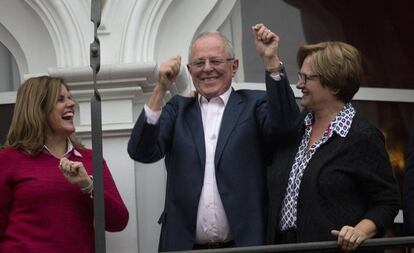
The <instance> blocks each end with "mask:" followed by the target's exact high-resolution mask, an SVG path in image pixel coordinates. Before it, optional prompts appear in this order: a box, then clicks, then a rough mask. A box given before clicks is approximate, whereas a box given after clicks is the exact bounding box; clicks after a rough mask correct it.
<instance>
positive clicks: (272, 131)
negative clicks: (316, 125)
mask: <svg viewBox="0 0 414 253" xmlns="http://www.w3.org/2000/svg"><path fill="white" fill-rule="evenodd" d="M265 75H266V97H267V104H266V106H265V107H258V108H259V109H258V110H266V112H264V111H261V112H258V115H266V117H263V118H262V119H261V124H263V125H265V126H266V127H263V129H265V132H264V134H265V136H264V137H265V139H267V140H270V141H272V142H275V141H276V142H277V141H279V140H280V139H281V138H285V137H286V136H287V135H289V136H290V135H291V134H292V133H294V132H296V125H295V124H296V123H297V120H298V118H299V116H300V112H299V107H298V105H297V103H296V100H295V96H294V94H293V91H292V89H291V87H290V84H289V80H288V78H287V75H286V74H285V75H284V77H283V78H282V79H281V80H279V81H276V80H274V79H273V78H272V77H271V76H270V73H269V72H268V71H266V74H265Z"/></svg>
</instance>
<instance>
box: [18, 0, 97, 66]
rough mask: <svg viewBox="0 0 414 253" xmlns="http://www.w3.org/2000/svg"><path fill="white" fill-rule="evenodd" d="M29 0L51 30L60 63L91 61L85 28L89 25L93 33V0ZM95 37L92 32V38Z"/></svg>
mask: <svg viewBox="0 0 414 253" xmlns="http://www.w3.org/2000/svg"><path fill="white" fill-rule="evenodd" d="M25 1H26V3H27V4H28V5H29V6H30V7H32V9H33V10H34V11H35V12H36V13H37V14H38V15H39V17H40V18H41V19H42V21H43V23H44V25H45V26H46V28H47V30H48V32H49V35H50V37H51V39H52V41H53V45H54V51H55V52H56V61H57V66H62V67H63V66H82V65H86V64H88V61H89V57H88V54H87V53H88V52H89V51H88V45H89V43H86V42H85V34H83V32H82V29H85V27H84V26H85V25H89V27H90V28H91V30H90V33H92V31H93V30H92V23H91V22H90V18H89V16H90V14H89V9H90V7H89V6H88V4H89V1H68V0H59V1H47V0H25ZM74 10H76V11H74ZM82 14H83V15H82ZM92 37H93V36H92V35H91V36H90V38H91V39H92ZM86 38H88V36H86Z"/></svg>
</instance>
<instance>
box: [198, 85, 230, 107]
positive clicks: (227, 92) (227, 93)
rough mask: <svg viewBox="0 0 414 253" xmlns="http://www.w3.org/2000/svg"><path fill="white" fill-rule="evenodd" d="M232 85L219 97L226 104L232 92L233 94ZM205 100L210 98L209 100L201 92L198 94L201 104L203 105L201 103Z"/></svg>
mask: <svg viewBox="0 0 414 253" xmlns="http://www.w3.org/2000/svg"><path fill="white" fill-rule="evenodd" d="M231 87H232V86H230V87H229V88H228V89H227V90H226V91H225V92H224V93H223V94H221V95H220V96H218V97H217V98H219V99H220V100H221V101H222V102H223V104H224V106H226V104H227V102H228V101H229V98H230V94H231V91H232V88H231ZM213 99H214V98H213ZM203 101H204V102H206V101H208V100H207V98H205V97H203V96H202V95H201V94H198V102H199V104H200V105H201V103H203Z"/></svg>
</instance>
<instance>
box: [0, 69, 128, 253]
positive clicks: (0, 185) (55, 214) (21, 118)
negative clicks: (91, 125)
mask: <svg viewBox="0 0 414 253" xmlns="http://www.w3.org/2000/svg"><path fill="white" fill-rule="evenodd" d="M74 109H75V103H74V101H73V100H72V97H71V95H70V93H69V90H68V87H67V86H66V85H65V83H64V82H63V80H62V79H60V78H53V77H48V76H42V77H34V78H31V79H29V80H27V81H26V82H25V83H24V84H22V85H21V86H20V88H19V90H18V92H17V99H16V105H15V109H14V114H13V118H12V123H11V126H10V130H9V133H8V136H7V139H6V145H5V148H4V149H2V150H0V252H9V253H12V252H16V253H17V252H25V253H31V252H60V253H73V252H83V253H93V252H94V225H93V199H92V197H93V195H92V191H93V180H92V177H91V176H90V175H91V174H92V152H91V150H89V149H86V148H84V147H83V146H82V145H81V144H80V143H79V142H77V141H76V139H75V138H74V136H73V133H74V132H75V127H74V123H73V119H74V115H75V110H74ZM103 174H104V184H105V193H104V195H105V207H106V208H105V221H106V230H108V231H120V230H122V229H124V228H125V226H126V225H127V222H128V210H127V209H126V207H125V205H124V202H123V201H122V199H121V196H120V195H119V193H118V190H117V188H116V186H115V183H114V181H113V179H112V176H111V173H110V172H109V169H108V167H107V165H106V163H104V164H103Z"/></svg>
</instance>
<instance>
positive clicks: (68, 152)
mask: <svg viewBox="0 0 414 253" xmlns="http://www.w3.org/2000/svg"><path fill="white" fill-rule="evenodd" d="M43 152H45V153H47V154H49V155H50V154H51V152H50V149H49V148H48V147H47V146H46V145H43ZM71 154H73V155H74V156H77V157H82V154H81V153H80V152H79V151H78V150H76V148H75V147H74V146H73V144H72V141H71V140H70V139H69V138H67V139H66V153H65V154H64V155H63V157H69V156H70V155H71Z"/></svg>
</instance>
